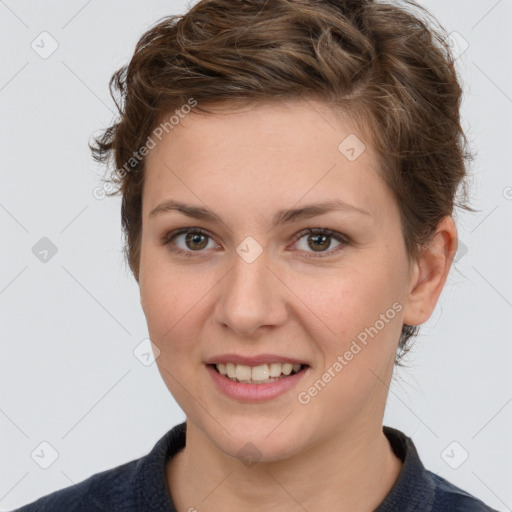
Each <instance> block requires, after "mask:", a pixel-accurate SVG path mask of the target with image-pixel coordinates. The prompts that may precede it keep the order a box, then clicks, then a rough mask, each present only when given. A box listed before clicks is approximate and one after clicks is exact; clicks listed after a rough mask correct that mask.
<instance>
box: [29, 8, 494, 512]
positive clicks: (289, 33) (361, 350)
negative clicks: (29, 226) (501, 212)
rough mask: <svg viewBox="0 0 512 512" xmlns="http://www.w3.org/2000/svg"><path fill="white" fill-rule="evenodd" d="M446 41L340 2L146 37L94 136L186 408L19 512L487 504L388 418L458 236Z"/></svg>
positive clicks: (396, 14)
mask: <svg viewBox="0 0 512 512" xmlns="http://www.w3.org/2000/svg"><path fill="white" fill-rule="evenodd" d="M409 5H410V6H411V7H416V8H417V9H419V10H421V12H423V13H426V11H424V10H423V9H422V8H420V7H419V6H417V5H416V4H414V3H413V2H409ZM444 37H445V35H444V34H443V32H442V30H441V29H434V28H433V27H431V26H429V25H427V23H426V21H424V20H423V19H422V18H421V17H420V15H419V14H415V13H414V12H413V11H410V10H407V9H405V8H401V7H398V6H396V5H393V4H385V3H381V2H378V1H375V2H372V1H367V2H353V1H351V2H347V1H342V0H338V1H335V0H332V1H328V0H317V1H313V0H273V1H267V2H262V1H260V0H248V1H244V2H234V1H232V0H230V1H228V0H202V1H200V2H199V3H197V4H196V5H195V6H194V7H192V8H191V9H190V10H189V12H188V13H186V14H185V15H183V16H171V17H169V18H166V19H164V20H162V21H161V22H160V23H159V24H157V25H156V26H155V27H153V28H152V29H151V30H149V31H148V32H147V33H146V34H144V35H143V36H142V38H141V40H140V41H139V43H138V45H137V48H136V51H135V54H134V56H133V58H132V59H131V62H130V63H129V65H128V66H127V67H124V68H121V69H120V70H119V71H118V72H117V73H116V74H115V75H114V76H113V78H112V81H111V87H112V91H113V93H114V95H115V92H118V93H120V96H121V97H120V101H119V103H118V105H119V110H120V118H119V120H118V122H116V123H115V124H114V125H112V126H111V127H110V128H108V129H107V130H106V131H105V132H104V133H103V134H102V136H101V137H99V138H98V139H97V140H96V141H95V144H94V145H93V147H92V149H93V152H94V155H95V157H96V158H97V159H98V160H99V161H102V162H108V161H109V159H110V158H112V159H113V161H114V162H115V166H116V168H117V172H116V173H115V174H114V175H113V176H112V178H111V182H113V183H115V184H116V185H119V190H118V191H119V192H120V193H121V194H122V198H123V199H122V201H123V202H122V221H123V227H124V230H125V234H126V256H127V259H128V261H129V264H130V268H131V270H132V271H133V274H134V277H135V279H136V280H137V282H138V284H139V287H140V298H141V306H142V308H143V311H144V314H145V316H146V319H147V323H148V329H149V333H150V338H151V340H152V342H153V344H154V347H153V348H154V351H155V357H156V361H157V364H158V368H159V371H160V374H161V375H162V378H163V380H164V381H165V383H166V385H167V387H168V388H169V390H170V392H171V393H172V395H173V396H174V398H175V399H176V401H177V402H178V404H179V405H180V406H181V408H182V409H183V411H184V412H185V414H186V418H187V420H186V422H185V423H182V424H180V425H177V426H175V427H174V428H172V429H171V430H170V431H169V432H168V433H167V434H166V435H165V436H164V437H163V438H162V439H160V440H159V441H158V443H157V444H156V445H155V447H154V449H153V450H152V451H151V452H150V453H149V454H148V455H146V456H145V457H142V458H140V459H137V460H134V461H132V462H129V463H127V464H123V465H122V466H118V467H116V468H112V469H110V470H107V471H104V472H102V473H97V474H95V475H92V476H91V477H90V478H88V479H87V480H85V481H83V482H81V483H79V484H77V485H75V486H71V487H68V488H67V489H63V490H60V491H58V492H56V493H53V494H51V495H49V496H47V497H45V498H41V499H40V500H38V501H36V502H34V503H32V504H30V505H27V506H25V507H23V508H21V509H19V510H21V511H24V512H29V511H35V510H38V511H50V510H51V511H60V510H62V511H64V510H66V511H69V510H74V511H93V510H105V511H106V510H108V511H113V510H123V511H135V510H154V511H157V510H158V511H169V510H171V511H178V512H185V511H189V512H191V511H195V510H197V511H200V512H201V511H220V510H223V511H235V510H236V511H239V510H244V511H253V510H254V511H256V510H258V511H261V510H280V511H295V510H306V511H310V512H312V511H320V510H322V511H324V510H329V511H331V510H332V511H335V510H347V511H351V512H370V511H379V512H384V511H393V512H396V511H406V510H407V511H427V510H428V511H436V512H437V511H455V510H460V511H466V512H467V511H469V512H471V511H489V510H492V509H491V508H489V507H488V506H486V505H485V504H484V503H482V501H480V500H478V499H477V498H475V497H473V496H471V495H470V494H468V493H467V492H465V491H463V490H461V489H459V488H457V487H455V486H454V485H453V484H451V483H450V482H448V481H446V480H444V479H443V478H441V477H439V476H437V475H435V474H433V473H431V472H429V471H427V470H426V469H425V468H424V467H423V465H422V463H421V461H420V459H419V457H418V454H417V451H416V449H415V447H414V444H413V442H412V441H411V439H410V438H408V437H407V436H405V435H404V434H403V433H402V432H400V431H398V430H396V429H393V428H391V427H387V426H386V427H383V425H382V422H383V415H384V409H385V404H386V398H387V394H388V387H389V384H390V382H391V378H392V374H393V369H394V366H395V365H398V364H399V363H400V360H401V358H402V357H403V355H404V354H405V353H406V352H407V350H408V348H409V345H410V342H411V340H412V339H413V337H414V336H415V335H416V334H417V329H418V327H417V326H419V325H421V324H422V323H424V322H425V321H426V320H428V318H429V317H430V316H431V314H432V312H433V310H434V308H435V305H436V302H437V300H438V298H439V295H440V293H441V291H442V289H443V286H444V284H445V281H446V278H447V276H448V273H449V270H450V267H451V263H452V260H453V258H454V255H455V253H456V251H457V229H456V226H455V223H454V221H453V218H452V213H453V208H454V206H455V205H457V203H456V201H455V196H456V193H457V191H458V188H459V186H461V185H463V184H464V182H463V180H464V177H465V162H466V160H467V159H469V158H470V154H469V152H468V151H467V150H466V147H465V145H464V142H465V136H464V133H463V131H462V129H461V125H460V121H459V107H460V100H461V88H460V86H459V83H458V79H457V76H456V73H455V70H454V66H453V58H452V56H451V54H450V51H449V47H448V46H447V45H446V43H445V42H444ZM457 206H460V207H462V208H465V209H467V210H471V211H472V209H471V208H470V207H468V206H467V205H465V204H458V205H457Z"/></svg>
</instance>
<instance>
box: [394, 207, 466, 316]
mask: <svg viewBox="0 0 512 512" xmlns="http://www.w3.org/2000/svg"><path fill="white" fill-rule="evenodd" d="M457 245H458V243H457V228H456V226H455V222H454V221H453V218H452V217H451V216H446V217H444V218H443V219H442V220H441V221H440V222H439V224H438V225H437V229H436V232H435V233H434V235H433V236H432V238H431V240H430V242H429V243H428V245H427V246H426V247H425V248H423V251H422V253H421V255H420V256H419V258H418V260H417V261H416V262H415V263H414V265H415V267H414V269H413V271H412V272H411V279H410V292H409V295H408V297H407V299H406V304H405V307H404V314H403V322H404V323H406V324H408V325H420V324H422V323H424V322H426V321H427V320H428V319H429V318H430V316H431V315H432V313H433V311H434V308H435V306H436V304H437V301H438V299H439V296H440V295H441V292H442V290H443V287H444V284H445V282H446V279H447V277H448V273H449V271H450V268H451V264H452V261H453V258H454V257H455V254H456V252H457Z"/></svg>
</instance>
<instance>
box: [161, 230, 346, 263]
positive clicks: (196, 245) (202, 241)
mask: <svg viewBox="0 0 512 512" xmlns="http://www.w3.org/2000/svg"><path fill="white" fill-rule="evenodd" d="M182 235H185V236H184V237H183V238H182V244H183V245H181V246H180V244H179V243H177V242H176V241H177V240H180V238H181V237H182ZM303 238H305V240H306V243H305V244H302V247H299V250H300V251H303V252H304V253H306V254H305V256H306V257H307V258H322V257H325V256H330V255H332V254H333V253H337V252H338V251H339V250H341V249H342V248H343V247H344V246H345V245H348V244H349V243H350V239H349V238H348V237H347V236H346V235H342V234H341V233H338V232H336V231H331V230H330V229H321V228H308V229H304V230H302V231H301V232H300V233H297V235H296V236H295V242H294V245H296V244H297V243H298V242H300V241H301V240H302V239H303ZM208 239H210V241H211V242H212V243H213V239H212V238H211V236H210V235H209V234H208V233H207V232H206V231H203V230H202V229H200V228H181V229H178V230H176V231H173V232H171V233H168V234H166V235H164V237H163V238H162V240H161V242H162V244H163V245H169V246H177V248H176V247H171V251H172V252H174V253H175V254H179V255H182V256H185V257H187V258H190V257H193V256H194V253H195V252H198V253H199V252H204V251H203V249H206V248H208ZM332 239H334V240H336V241H337V242H338V246H336V247H335V248H334V250H330V251H327V250H324V249H329V247H330V246H331V243H332ZM214 245H216V244H215V243H214ZM299 245H301V244H299ZM210 248H211V247H210ZM308 248H309V249H312V251H308Z"/></svg>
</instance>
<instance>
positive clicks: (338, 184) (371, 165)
mask: <svg viewBox="0 0 512 512" xmlns="http://www.w3.org/2000/svg"><path fill="white" fill-rule="evenodd" d="M145 167H146V176H145V185H144V194H143V215H144V216H147V215H148V213H149V211H150V210H151V209H152V208H154V207H155V205H156V204H157V203H158V202H160V201H162V200H164V199H166V198H167V197H169V196H172V197H173V198H184V197H187V198H188V199H190V200H193V201H194V202H195V203H197V202H198V200H201V199H205V202H206V203H208V200H207V198H212V197H216V198H218V199H219V200H222V199H224V200H225V199H229V200H230V202H233V201H235V202H236V201H243V203H244V205H245V206H246V207H249V206H251V205H253V206H254V207H259V208H260V209H261V208H264V207H268V208H272V209H275V208H274V206H275V204H276V203H280V205H282V206H289V205H291V204H295V203H297V202H298V201H300V200H301V198H304V201H305V202H308V203H309V202H312V201H317V200H325V199H333V198H335V197H337V198H340V199H344V200H345V201H347V202H352V203H353V204H356V206H360V207H361V208H364V209H371V208H372V204H375V202H376V201H377V202H378V201H379V200H381V199H382V200H386V191H385V190H383V188H385V185H384V182H383V181H382V180H381V178H380V176H379V175H378V172H377V169H378V163H377V161H376V158H375V155H374V152H373V149H372V147H371V144H370V142H369V141H368V140H367V139H366V135H365V134H364V133H361V132H360V131H359V129H358V128H357V127H356V125H355V124H354V123H351V122H350V120H349V119H348V118H345V117H343V116H341V115H339V113H335V112H334V111H333V110H332V109H331V108H329V107H328V106H327V105H325V104H323V103H320V102H316V101H313V100H308V101H294V102H280V103H278V104H264V105H258V106H248V107H247V106H246V107H243V108H240V109H238V110H236V111H229V112H226V111H215V113H214V114H195V113H190V114H187V115H186V116H183V119H181V120H180V123H179V124H178V125H175V126H174V127H173V128H172V129H171V130H169V131H168V132H165V133H164V134H163V135H162V137H161V141H157V144H156V147H155V148H154V149H152V150H151V151H150V152H149V154H148V156H147V157H146V166H145ZM326 194H329V197H328V198H326ZM387 198H388V199H389V197H387Z"/></svg>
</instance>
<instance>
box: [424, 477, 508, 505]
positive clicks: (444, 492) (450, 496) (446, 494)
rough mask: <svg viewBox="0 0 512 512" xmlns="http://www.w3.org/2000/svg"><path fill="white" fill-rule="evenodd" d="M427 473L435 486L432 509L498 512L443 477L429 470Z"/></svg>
mask: <svg viewBox="0 0 512 512" xmlns="http://www.w3.org/2000/svg"><path fill="white" fill-rule="evenodd" d="M427 473H428V475H429V476H430V478H431V479H432V482H433V483H434V486H435V501H434V507H433V510H446V511H449V512H498V511H497V510H496V509H494V508H491V507H489V506H488V505H486V504H485V503H484V502H483V501H481V500H479V499H478V498H476V497H475V496H473V495H471V494H469V493H468V492H466V491H464V490H463V489H461V488H459V487H457V486H456V485H454V484H452V483H451V482H449V481H448V480H446V479H444V478H443V477H441V476H439V475H436V474H435V473H432V472H431V471H427Z"/></svg>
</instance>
